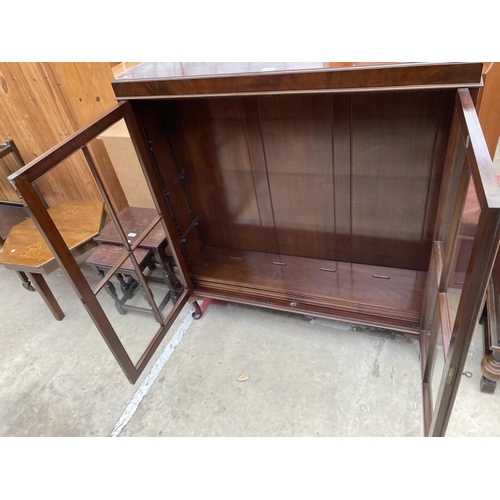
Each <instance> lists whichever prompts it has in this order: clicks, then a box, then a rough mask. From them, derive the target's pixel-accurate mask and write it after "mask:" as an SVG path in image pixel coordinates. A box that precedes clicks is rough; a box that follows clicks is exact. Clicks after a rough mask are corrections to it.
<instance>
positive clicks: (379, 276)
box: [372, 274, 391, 280]
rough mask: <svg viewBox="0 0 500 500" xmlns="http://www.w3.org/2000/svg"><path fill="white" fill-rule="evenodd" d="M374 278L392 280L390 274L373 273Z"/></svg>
mask: <svg viewBox="0 0 500 500" xmlns="http://www.w3.org/2000/svg"><path fill="white" fill-rule="evenodd" d="M372 276H373V277H374V278H379V279H381V280H390V279H391V278H389V276H382V275H381V274H372Z"/></svg>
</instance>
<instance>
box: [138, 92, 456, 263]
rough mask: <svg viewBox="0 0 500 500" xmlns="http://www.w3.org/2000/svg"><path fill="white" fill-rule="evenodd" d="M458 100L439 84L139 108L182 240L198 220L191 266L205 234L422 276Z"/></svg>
mask: <svg viewBox="0 0 500 500" xmlns="http://www.w3.org/2000/svg"><path fill="white" fill-rule="evenodd" d="M453 103H454V94H453V91H439V92H438V91H434V92H419V93H416V92H402V93H377V94H363V95H361V94H352V95H350V94H342V95H335V96H326V95H320V96H274V97H266V98H263V97H259V98H253V97H250V98H245V99H243V98H241V99H240V98H233V99H210V100H201V99H195V100H189V101H181V102H179V103H174V102H165V103H161V105H158V104H156V103H153V102H151V103H149V102H138V103H135V102H134V108H135V109H136V112H137V113H138V114H139V115H140V116H141V120H142V122H143V123H144V131H145V133H146V134H147V137H148V138H149V139H148V140H149V142H150V143H151V146H150V147H151V150H152V151H154V156H155V161H156V162H157V164H158V169H159V170H160V171H161V175H162V179H163V182H164V184H165V186H166V187H168V189H167V191H168V192H169V203H170V210H171V211H172V213H173V214H174V217H175V220H176V223H177V226H178V231H179V236H180V235H182V234H184V233H185V232H186V231H187V229H188V228H189V226H190V224H191V222H192V221H193V219H196V220H197V223H198V225H197V231H198V236H199V238H197V237H196V236H197V235H196V234H195V231H191V232H188V233H187V235H185V239H186V242H185V247H186V252H187V255H188V258H190V259H191V261H192V262H196V259H197V258H198V257H199V255H200V241H199V240H201V243H202V245H209V246H215V247H225V248H237V249H241V250H250V251H259V252H262V251H263V252H275V253H283V254H285V255H295V256H302V257H312V258H321V259H337V260H343V261H348V262H357V263H362V264H369V265H381V266H394V267H402V268H407V269H419V270H424V271H426V270H427V269H428V265H429V259H430V253H431V247H432V236H433V230H434V227H435V223H436V209H437V200H438V196H439V188H440V184H441V178H442V172H443V165H444V160H445V154H446V145H447V142H446V140H447V135H448V133H449V127H450V122H451V116H452V108H453ZM179 173H182V175H181V177H182V181H181V182H177V179H178V177H179ZM186 200H187V201H186ZM188 205H189V206H188Z"/></svg>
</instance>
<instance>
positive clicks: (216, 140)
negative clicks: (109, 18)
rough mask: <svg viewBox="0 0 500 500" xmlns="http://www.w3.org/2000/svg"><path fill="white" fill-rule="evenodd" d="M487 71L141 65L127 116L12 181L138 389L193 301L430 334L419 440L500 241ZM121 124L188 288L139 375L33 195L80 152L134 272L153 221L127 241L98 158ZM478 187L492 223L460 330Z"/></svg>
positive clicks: (84, 132) (123, 86) (473, 271)
mask: <svg viewBox="0 0 500 500" xmlns="http://www.w3.org/2000/svg"><path fill="white" fill-rule="evenodd" d="M332 66H333V67H332ZM481 73H482V64H481V63H458V64H455V63H454V64H386V65H384V64H381V63H373V64H371V65H370V64H365V65H363V66H356V67H343V66H337V67H335V65H332V64H330V63H308V64H306V63H300V64H294V63H285V64H278V63H272V64H271V63H252V64H250V65H249V66H248V67H246V68H245V69H244V70H242V66H241V65H239V64H230V63H221V64H216V63H213V64H206V65H203V64H201V65H200V64H189V63H182V64H179V63H164V64H161V63H155V64H153V63H147V64H143V65H140V66H137V67H136V68H134V69H132V70H131V71H129V72H128V73H126V74H124V75H122V76H121V77H119V78H118V79H117V80H116V81H115V82H114V83H113V87H114V90H115V93H116V96H117V98H118V101H119V104H118V105H117V106H116V107H115V108H113V109H112V110H110V111H109V113H107V114H106V115H104V116H102V117H101V119H99V120H97V121H95V122H92V123H90V124H89V125H88V126H86V127H84V128H83V129H81V131H80V132H79V133H77V134H74V135H73V136H71V137H69V138H68V139H66V140H65V141H64V142H62V143H61V144H60V145H59V146H58V147H56V148H53V149H51V150H49V151H47V152H46V153H45V154H43V155H41V156H40V157H39V158H38V159H37V160H36V161H34V162H32V163H31V164H30V165H28V166H27V167H26V168H24V169H22V170H21V171H19V172H17V173H16V174H14V175H13V176H11V177H10V179H11V181H12V183H13V184H14V185H15V186H16V188H17V189H18V190H19V192H21V193H22V196H23V198H24V200H25V203H26V205H27V207H28V209H29V211H30V213H31V214H32V216H33V218H34V220H35V221H36V223H37V225H38V227H39V228H40V230H41V231H42V233H43V234H44V236H45V238H46V240H47V242H49V243H50V245H51V248H52V249H53V250H54V253H55V254H56V256H57V258H58V260H59V262H60V264H61V266H62V268H63V269H65V271H66V272H67V274H68V277H69V278H70V280H71V282H72V283H73V285H74V288H75V290H76V292H77V293H78V295H79V296H80V298H81V300H82V302H83V303H84V304H85V307H86V308H87V310H88V312H89V314H90V316H91V317H92V318H93V320H94V322H95V324H96V326H97V327H98V329H99V331H100V332H101V334H102V336H103V338H104V339H105V341H106V342H107V344H108V346H109V347H110V349H111V351H112V352H113V354H114V355H115V358H116V359H117V361H118V363H119V364H120V366H121V367H122V369H123V371H124V372H125V374H126V375H127V377H128V378H129V380H130V381H131V382H132V383H133V382H135V381H136V380H137V377H138V376H139V375H140V373H141V372H142V370H143V369H144V367H145V366H146V363H147V362H148V361H149V359H150V358H151V356H152V355H153V352H154V350H155V349H156V347H157V346H158V345H159V343H160V342H161V340H162V339H163V338H164V336H165V334H166V332H167V330H168V328H169V327H170V326H171V325H172V323H173V321H174V320H175V318H176V317H177V315H178V313H179V312H180V310H181V308H182V306H183V305H184V304H185V303H186V301H187V300H188V299H189V298H190V297H192V296H193V295H196V296H201V297H210V298H216V299H217V298H218V299H222V300H229V301H235V302H240V303H244V304H253V305H258V306H261V307H267V308H272V309H278V310H284V311H292V312H296V313H304V314H310V315H315V316H323V317H327V318H338V319H343V320H346V321H352V322H356V323H361V324H366V325H373V326H377V327H384V328H391V329H394V330H398V331H401V332H404V333H406V334H407V335H411V336H413V337H414V338H417V339H419V341H420V346H421V361H422V389H423V402H424V430H425V434H426V435H432V436H441V435H444V433H445V431H446V427H447V424H448V421H449V418H450V414H451V410H452V408H453V403H454V400H455V397H456V394H457V391H458V387H459V384H460V375H461V373H462V372H463V369H464V364H465V359H466V356H467V351H468V347H469V344H470V340H471V336H472V332H473V329H474V326H475V324H476V322H477V320H478V317H479V313H480V311H481V308H482V303H483V297H484V294H485V290H486V287H487V283H488V279H489V276H490V273H491V269H492V267H493V262H494V258H495V255H496V253H497V249H498V245H499V240H500V188H499V186H498V184H497V182H496V177H495V174H494V171H493V166H492V163H491V158H490V156H489V154H488V149H487V147H486V143H485V140H484V137H483V135H482V132H481V127H480V124H479V121H478V117H477V113H476V109H475V105H476V103H477V102H478V100H479V99H478V98H479V97H480V94H481V88H482V79H481ZM122 118H125V120H126V123H127V125H128V127H129V131H130V135H131V138H132V140H133V142H134V146H135V148H136V151H137V154H138V156H139V158H140V161H141V162H142V168H143V171H144V173H145V176H146V178H147V180H148V182H149V185H150V189H151V193H152V195H153V198H154V202H155V205H156V215H157V219H156V220H157V221H161V224H162V226H163V228H164V230H165V232H166V235H167V240H168V244H169V246H170V248H171V249H172V252H173V254H174V257H175V260H176V264H177V268H178V270H179V277H180V279H181V280H182V282H183V284H184V287H185V289H184V291H183V293H182V294H181V296H180V297H179V300H178V301H177V303H176V304H175V306H174V308H173V310H172V311H171V312H170V313H169V315H168V316H167V317H166V318H163V321H162V327H161V328H160V329H159V330H158V332H157V334H156V336H155V337H154V339H153V340H152V341H151V343H150V344H149V346H148V348H147V349H146V351H145V352H144V354H143V356H142V357H141V359H140V360H139V362H138V363H136V364H133V363H132V361H131V359H130V356H128V354H127V352H126V351H125V349H124V348H123V345H122V344H121V343H120V341H119V339H118V337H117V335H116V332H115V331H114V329H113V327H112V326H111V324H110V322H109V320H108V318H107V317H106V315H105V314H104V312H103V310H102V308H101V307H100V305H99V303H98V301H97V300H96V297H95V295H96V294H97V293H98V292H99V291H100V290H101V289H102V287H103V286H105V281H106V279H104V278H103V280H101V283H100V285H99V286H97V287H96V288H94V289H93V290H92V289H91V288H90V287H89V285H88V284H87V282H86V281H85V279H84V278H83V276H82V274H81V271H80V269H79V268H78V266H77V265H76V263H75V261H74V259H73V258H72V256H71V255H70V253H69V252H67V251H66V249H65V248H64V247H63V245H61V238H60V235H59V233H58V232H57V230H56V228H55V226H54V225H53V224H52V221H51V220H50V218H49V217H47V214H46V211H45V210H44V209H43V207H42V205H41V203H40V200H39V198H38V197H37V196H36V193H35V192H34V190H33V182H35V181H36V179H38V178H39V177H40V176H42V175H44V174H45V173H47V172H48V171H50V170H51V169H52V168H54V167H55V166H56V165H57V164H58V163H59V162H60V161H62V160H63V159H64V158H66V157H67V156H68V155H69V154H71V153H73V152H74V151H77V150H79V149H81V150H82V151H83V154H84V155H85V157H86V159H87V161H88V164H89V167H90V169H91V171H92V172H93V173H94V176H95V178H96V182H97V184H98V186H99V187H100V189H101V193H102V194H103V197H104V199H105V201H106V205H107V208H108V210H109V211H110V213H111V215H112V217H113V220H114V222H115V224H116V225H117V227H118V232H119V234H120V239H121V241H122V244H123V246H124V248H125V250H126V252H125V253H124V256H123V257H122V258H121V259H120V262H117V263H116V264H115V266H114V269H115V270H116V269H118V268H119V266H120V265H121V264H122V263H123V262H124V261H125V260H126V259H127V258H130V259H131V262H132V264H133V266H134V268H135V269H136V271H140V269H139V265H138V262H137V259H136V258H135V257H134V254H133V251H134V250H135V249H136V248H138V247H139V245H140V243H141V241H143V240H144V239H145V238H146V237H147V235H148V234H149V232H150V231H152V229H153V226H152V225H150V226H149V229H148V230H146V231H145V232H144V233H143V234H141V235H138V236H137V239H136V240H135V241H134V242H133V243H130V242H129V241H128V240H127V237H126V231H124V230H123V228H121V226H120V225H119V221H118V217H117V214H116V213H114V212H113V210H112V207H111V203H110V202H109V196H108V195H107V193H106V188H105V186H104V183H103V182H102V180H101V179H100V176H99V173H98V172H97V169H96V168H95V161H94V158H93V155H92V152H91V151H89V150H88V149H87V146H86V144H87V143H88V142H89V141H90V140H91V139H92V138H94V137H96V136H97V135H98V134H99V133H101V132H102V131H103V130H105V129H106V128H107V127H109V126H110V125H111V124H113V123H114V122H116V121H117V120H120V119H122ZM470 182H473V183H474V186H475V190H476V193H477V196H478V200H479V204H480V209H481V210H480V217H479V221H478V226H477V230H476V231H475V235H474V240H473V243H472V251H471V257H470V261H469V263H468V265H467V271H466V273H465V277H464V284H463V286H462V292H461V298H460V304H459V307H458V312H457V315H456V318H455V319H453V318H451V315H450V310H449V307H448V294H447V290H448V284H449V281H450V275H451V273H452V272H453V270H454V267H453V265H454V263H455V262H456V260H457V251H458V245H457V241H458V235H459V226H460V220H461V214H462V210H463V206H464V203H465V198H466V193H467V189H468V185H469V183H470ZM153 222H154V221H153ZM111 274H112V273H111V271H110V272H108V274H107V275H106V276H108V277H110V275H111ZM138 276H139V278H140V279H141V280H142V281H141V284H142V286H144V287H147V283H146V280H145V279H144V277H142V275H141V274H140V273H139V272H138ZM157 314H159V312H157ZM438 338H442V342H443V347H444V349H443V351H444V353H445V363H444V365H445V366H444V370H443V372H442V375H441V383H440V386H439V388H438V390H437V394H436V391H434V392H435V395H436V397H435V398H433V396H432V388H431V380H432V374H433V369H434V363H435V359H436V352H437V339H438ZM360 356H361V355H360ZM434 399H435V402H434Z"/></svg>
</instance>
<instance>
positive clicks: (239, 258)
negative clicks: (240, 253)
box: [229, 257, 242, 260]
mask: <svg viewBox="0 0 500 500" xmlns="http://www.w3.org/2000/svg"><path fill="white" fill-rule="evenodd" d="M229 258H230V259H231V260H242V258H241V257H229Z"/></svg>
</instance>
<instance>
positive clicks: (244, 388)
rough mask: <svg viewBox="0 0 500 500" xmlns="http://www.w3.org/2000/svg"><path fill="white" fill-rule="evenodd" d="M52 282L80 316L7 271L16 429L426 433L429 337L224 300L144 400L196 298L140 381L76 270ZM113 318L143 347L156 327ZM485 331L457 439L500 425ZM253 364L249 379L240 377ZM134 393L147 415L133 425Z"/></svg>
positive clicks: (6, 366) (132, 316) (465, 388)
mask: <svg viewBox="0 0 500 500" xmlns="http://www.w3.org/2000/svg"><path fill="white" fill-rule="evenodd" d="M85 273H86V275H87V276H89V279H92V278H91V274H90V270H88V269H85ZM48 282H49V285H50V286H51V288H52V289H53V290H54V293H55V295H56V297H57V299H58V300H59V301H60V304H61V306H62V308H63V310H64V311H65V313H66V317H65V319H64V320H63V321H61V322H57V321H55V320H54V319H53V318H52V316H51V314H50V312H49V311H48V310H47V308H46V307H45V305H44V303H43V302H42V300H41V299H40V297H39V296H38V295H37V294H35V293H30V292H27V291H26V290H24V289H23V288H22V287H21V285H20V283H19V280H18V278H17V276H16V275H15V274H14V273H12V272H9V271H7V270H6V269H4V268H0V297H1V304H2V307H1V309H0V324H1V333H0V340H1V346H2V348H1V350H0V374H1V375H0V435H2V436H110V435H111V434H112V433H113V432H114V434H115V435H120V436H421V435H422V432H423V431H422V401H421V399H422V398H421V386H420V362H419V347H418V342H416V341H414V340H410V339H408V338H406V337H405V336H404V335H400V334H395V333H392V332H380V331H372V330H370V329H364V328H361V327H355V326H353V325H348V324H344V323H337V322H333V321H327V320H322V319H312V318H308V317H305V316H299V315H292V314H286V313H278V312H275V311H270V310H264V309H260V308H252V307H247V306H241V305H236V304H228V305H227V306H225V307H224V306H221V305H216V304H212V305H210V306H209V307H208V309H207V311H206V313H205V314H204V316H203V317H202V319H201V320H199V321H192V322H191V324H190V325H189V327H188V328H187V330H186V331H185V333H184V336H183V337H182V339H181V340H180V342H179V344H178V345H177V347H176V348H175V349H174V350H173V353H172V355H171V356H170V358H169V359H168V360H167V361H166V363H165V364H164V366H163V368H162V369H161V370H160V371H159V373H158V374H157V375H156V379H154V381H153V382H152V383H151V384H149V385H148V386H147V389H146V392H145V393H144V397H143V399H142V400H141V401H140V402H139V403H137V402H136V403H135V405H134V403H133V402H134V395H135V394H136V392H137V391H138V390H139V388H140V387H141V384H143V382H144V381H145V380H146V379H148V380H150V379H151V378H152V377H151V375H150V371H151V369H152V368H153V367H154V366H155V362H156V361H157V359H158V358H159V357H160V356H164V354H163V355H162V353H163V352H164V351H165V348H167V351H168V345H169V342H170V340H171V337H172V335H174V333H175V332H176V331H177V330H178V328H179V326H180V325H181V324H182V323H183V321H187V322H189V318H188V317H187V315H188V314H190V313H191V308H190V306H189V305H187V306H186V307H185V308H184V310H183V312H182V313H181V315H180V317H179V318H178V320H177V321H176V323H175V324H174V326H173V327H172V329H171V330H170V332H169V334H168V335H167V338H166V339H164V341H163V343H162V345H161V346H160V348H159V349H158V351H157V354H156V355H155V357H154V359H153V360H152V361H151V362H150V364H149V365H148V367H147V369H146V371H145V373H144V374H143V375H142V376H141V378H140V379H139V381H138V382H137V384H136V385H135V386H132V385H130V384H129V383H128V382H127V380H126V379H125V377H124V375H123V373H122V372H121V370H120V369H119V368H118V366H117V364H116V363H115V360H114V358H113V357H112V355H111V354H110V353H109V351H108V349H107V347H106V346H105V344H104V342H103V341H102V339H101V337H100V336H99V334H98V332H97V330H96V328H95V327H94V325H93V324H92V323H91V321H90V319H89V318H88V316H87V314H86V312H85V310H84V309H83V307H82V306H81V304H80V303H79V302H78V301H77V299H76V295H75V294H74V292H73V290H72V289H71V287H70V285H69V283H68V282H67V280H66V278H65V277H64V276H63V274H62V273H61V272H60V271H56V272H54V273H53V274H51V275H50V276H49V277H48ZM108 305H109V304H108ZM111 309H112V308H111ZM111 309H109V310H110V311H111ZM113 321H114V322H115V323H114V324H115V326H116V327H117V329H118V330H119V332H120V335H121V338H122V340H123V341H124V344H125V345H127V347H128V349H129V351H130V352H131V353H132V355H134V356H135V353H139V351H140V349H141V348H144V347H145V345H147V342H148V341H149V339H150V338H151V335H152V332H153V331H154V329H155V327H154V325H153V322H152V317H151V316H149V315H144V314H142V313H132V312H129V313H128V314H127V315H126V316H119V315H116V317H115V318H114V319H113ZM119 321H121V323H119ZM145 325H149V326H151V328H149V329H148V328H146V327H145ZM120 326H121V327H122V328H120ZM476 333H477V335H476V337H475V341H474V344H473V346H472V348H471V351H470V354H469V359H468V363H467V370H470V371H471V373H472V374H473V377H472V378H471V379H467V378H465V377H463V380H462V384H461V388H460V393H459V396H458V400H457V403H456V410H455V413H454V415H453V417H452V421H451V423H450V427H449V431H448V435H450V436H499V435H500V426H499V420H498V415H499V414H500V413H499V411H500V391H499V393H496V394H494V395H484V394H481V393H480V392H479V378H480V376H481V374H480V369H479V363H480V360H481V357H482V337H481V333H480V329H478V331H477V332H476ZM128 336H131V337H132V338H133V339H135V341H134V342H132V341H130V340H129V341H128V343H127V338H128ZM436 372H437V370H436ZM241 374H245V375H249V379H248V380H246V381H245V382H237V381H236V379H237V377H238V376H239V375H241ZM148 377H149V378H148ZM143 387H144V386H143ZM135 400H136V401H137V397H136V398H135ZM131 402H132V406H133V407H134V410H135V412H133V413H132V415H131V417H130V416H129V418H128V419H126V420H125V422H126V424H125V425H123V422H124V420H123V413H124V412H125V410H126V409H127V408H129V410H128V412H129V413H130V405H131ZM120 421H121V422H122V425H121V427H120V426H118V428H119V430H118V431H117V424H118V423H119V422H120Z"/></svg>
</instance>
